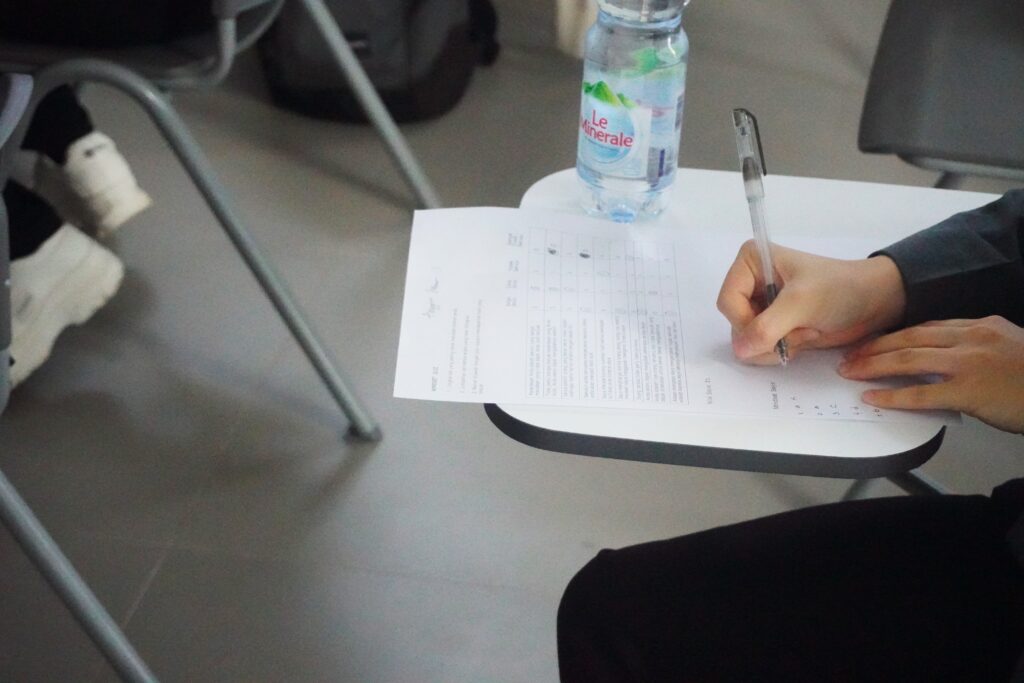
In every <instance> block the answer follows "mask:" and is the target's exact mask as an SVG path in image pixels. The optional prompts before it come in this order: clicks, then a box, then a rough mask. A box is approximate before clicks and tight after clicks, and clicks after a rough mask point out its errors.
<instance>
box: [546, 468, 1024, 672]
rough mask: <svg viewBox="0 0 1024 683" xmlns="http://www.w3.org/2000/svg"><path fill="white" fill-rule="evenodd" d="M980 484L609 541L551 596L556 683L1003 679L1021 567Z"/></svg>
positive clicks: (1007, 514)
mask: <svg viewBox="0 0 1024 683" xmlns="http://www.w3.org/2000/svg"><path fill="white" fill-rule="evenodd" d="M1022 511H1024V479H1019V480H1014V481H1011V482H1008V483H1007V484H1004V485H1002V486H1000V487H999V488H997V489H996V490H995V491H994V492H993V495H992V496H991V497H985V496H927V497H923V496H922V497H900V498H883V499H872V500H863V501H851V502H844V503H836V504H832V505H824V506H820V507H813V508H807V509H803V510H797V511H793V512H787V513H783V514H779V515H774V516H771V517H766V518H763V519H757V520H753V521H749V522H744V523H741V524H735V525H732V526H727V527H722V528H718V529H712V530H709V531H704V532H700V533H695V534H692V535H689V536H683V537H680V538H674V539H670V540H665V541H657V542H653V543H646V544H642V545H637V546H633V547H628V548H624V549H622V550H603V551H601V552H600V553H599V554H598V555H597V557H595V558H594V559H593V560H592V561H591V562H590V563H589V564H588V565H586V566H585V567H584V568H583V569H582V570H581V571H580V572H579V573H578V574H577V575H576V577H575V578H573V580H572V581H571V582H570V584H569V586H568V588H567V589H566V591H565V595H564V596H563V599H562V603H561V605H560V607H559V612H558V660H559V669H560V673H561V678H562V680H563V681H581V682H582V681H586V682H587V683H600V682H602V681H702V682H709V681H757V682H759V683H761V682H765V681H787V682H789V683H793V682H796V681H815V682H826V681H827V682H833V681H873V682H874V681H971V682H981V681H986V682H987V681H1009V680H1010V679H1011V676H1012V675H1013V671H1014V669H1015V666H1016V665H1017V661H1018V658H1019V657H1020V655H1021V652H1022V649H1024V568H1022V566H1021V564H1020V563H1019V562H1018V559H1017V558H1016V557H1015V555H1014V553H1013V552H1012V551H1011V548H1010V546H1009V543H1008V541H1007V533H1008V531H1009V529H1010V528H1011V526H1013V525H1014V523H1015V522H1016V521H1017V519H1018V517H1019V516H1020V515H1021V513H1022Z"/></svg>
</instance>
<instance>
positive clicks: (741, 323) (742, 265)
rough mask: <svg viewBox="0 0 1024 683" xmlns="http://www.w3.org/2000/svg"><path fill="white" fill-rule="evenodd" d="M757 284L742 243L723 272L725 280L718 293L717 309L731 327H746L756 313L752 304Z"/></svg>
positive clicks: (745, 246)
mask: <svg viewBox="0 0 1024 683" xmlns="http://www.w3.org/2000/svg"><path fill="white" fill-rule="evenodd" d="M748 244H749V243H748ZM757 284H758V279H757V275H756V271H755V270H754V268H752V267H751V262H750V260H749V248H748V245H747V244H744V245H743V248H742V249H740V253H739V254H738V255H737V256H736V260H735V261H734V262H733V264H732V266H730V267H729V272H727V273H726V274H725V281H724V282H722V289H721V290H720V291H719V293H718V310H719V311H721V313H722V315H724V316H725V318H726V320H728V321H729V323H730V324H731V325H732V326H733V328H743V327H746V326H747V324H748V323H750V321H751V320H753V319H754V317H755V316H756V315H757V309H756V308H755V307H754V304H753V299H754V296H755V293H756V292H757Z"/></svg>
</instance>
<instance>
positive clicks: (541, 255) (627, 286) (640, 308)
mask: <svg viewBox="0 0 1024 683" xmlns="http://www.w3.org/2000/svg"><path fill="white" fill-rule="evenodd" d="M528 276H529V280H528V288H527V310H528V326H527V329H528V343H527V350H526V353H527V358H526V386H527V395H528V396H529V397H531V398H552V399H599V400H604V401H643V402H649V403H656V404H665V405H680V404H683V405H685V404H686V403H687V402H688V397H687V384H686V363H685V354H684V346H683V335H682V325H681V316H680V310H679V302H680V297H679V282H678V279H679V278H678V276H677V271H676V258H675V249H674V245H672V244H656V243H653V242H644V241H639V240H635V239H626V238H623V239H608V238H604V237H595V236H591V235H584V234H578V233H572V232H561V231H557V230H546V229H531V230H530V233H529V243H528Z"/></svg>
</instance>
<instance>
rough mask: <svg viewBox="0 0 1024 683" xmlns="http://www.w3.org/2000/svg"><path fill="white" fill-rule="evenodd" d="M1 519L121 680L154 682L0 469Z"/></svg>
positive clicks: (130, 646) (151, 674) (123, 636)
mask: <svg viewBox="0 0 1024 683" xmlns="http://www.w3.org/2000/svg"><path fill="white" fill-rule="evenodd" d="M0 519H2V520H3V523H4V526H6V527H7V529H8V530H9V531H10V532H11V535H12V536H14V538H15V540H17V541H18V543H19V544H20V545H21V547H22V548H23V549H24V551H25V553H26V554H27V555H28V556H29V558H30V559H31V560H32V562H33V563H34V564H35V566H36V568H37V569H39V572H40V573H41V574H42V575H43V576H44V577H45V578H46V581H47V582H48V583H49V584H50V586H52V587H53V590H54V591H56V592H57V595H58V596H60V599H61V600H62V601H63V602H64V604H65V605H66V606H67V608H68V610H70V612H71V614H72V615H74V617H75V619H77V620H78V623H79V624H81V626H82V628H83V629H85V632H86V633H87V634H89V637H90V638H91V639H92V641H93V642H94V643H96V647H98V648H99V649H100V651H101V652H102V653H103V656H104V657H106V658H107V661H108V662H110V665H111V666H112V667H114V670H115V671H116V672H117V675H118V676H119V677H120V678H121V680H122V681H131V682H132V683H143V682H145V683H148V682H155V681H156V680H157V679H156V676H154V675H153V673H152V672H151V671H150V670H149V668H148V667H147V666H146V663H145V662H144V661H143V660H142V658H141V657H140V656H139V655H138V653H137V652H136V651H135V648H133V647H132V645H131V643H129V642H128V639H127V638H125V635H124V633H123V632H122V631H121V629H120V628H119V627H118V626H117V623H116V622H114V620H113V619H112V618H111V616H110V614H109V613H108V612H107V610H105V609H104V608H103V605H102V604H100V601H99V600H97V599H96V596H95V595H94V594H93V592H92V591H91V590H89V586H87V585H86V584H85V581H83V580H82V577H81V576H79V574H78V572H76V571H75V568H74V567H73V566H72V565H71V562H70V561H68V558H67V557H65V555H64V553H62V552H61V550H60V548H59V547H57V544H56V543H55V542H54V541H53V538H52V537H51V536H50V534H49V533H47V531H46V529H44V528H43V525H42V524H40V523H39V520H38V519H37V518H36V516H35V515H34V514H33V513H32V510H31V508H29V506H28V504H26V503H25V501H24V500H23V499H22V498H21V496H19V495H18V492H17V491H16V490H15V489H14V486H13V485H12V484H11V482H10V481H9V480H8V479H7V477H5V476H4V475H3V473H2V472H0Z"/></svg>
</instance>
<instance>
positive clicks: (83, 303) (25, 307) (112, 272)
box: [11, 225, 124, 386]
mask: <svg viewBox="0 0 1024 683" xmlns="http://www.w3.org/2000/svg"><path fill="white" fill-rule="evenodd" d="M123 277H124V265H123V264H122V263H121V259H119V258H118V257H117V256H115V255H114V253H113V252H111V251H110V250H108V249H106V248H104V247H103V246H102V245H101V244H100V243H99V242H97V241H96V240H94V239H92V238H91V237H89V236H88V235H86V234H85V233H83V232H82V231H81V230H79V229H78V228H76V227H74V226H73V225H63V226H61V228H60V229H59V230H58V231H57V232H56V233H54V234H53V236H51V237H50V239H48V240H46V241H45V242H43V244H42V246H41V247H39V249H37V250H36V251H35V253H33V254H32V255H31V256H26V257H25V258H21V259H17V260H15V261H12V262H11V313H12V315H11V328H12V329H11V333H12V334H11V336H12V338H13V339H12V343H11V357H12V358H13V359H14V365H12V366H11V386H16V385H17V384H18V383H19V382H21V381H22V380H24V379H25V378H26V377H28V375H29V373H31V372H32V371H33V370H35V369H36V368H38V367H39V366H40V365H41V364H42V362H43V361H44V360H46V359H47V358H49V356H50V351H51V350H52V349H53V343H54V341H56V339H57V335H59V334H60V333H61V331H62V330H63V329H64V328H65V327H67V326H69V325H78V324H81V323H84V322H85V321H86V320H88V319H89V318H90V317H91V316H92V314H93V313H95V312H96V311H97V310H99V308H100V307H101V306H102V305H103V304H105V303H106V302H107V301H108V300H109V299H110V297H112V296H113V295H114V293H115V292H117V289H118V287H120V286H121V280H122V278H123Z"/></svg>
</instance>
